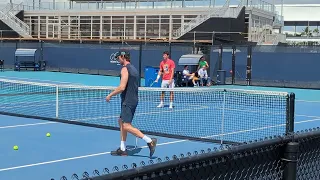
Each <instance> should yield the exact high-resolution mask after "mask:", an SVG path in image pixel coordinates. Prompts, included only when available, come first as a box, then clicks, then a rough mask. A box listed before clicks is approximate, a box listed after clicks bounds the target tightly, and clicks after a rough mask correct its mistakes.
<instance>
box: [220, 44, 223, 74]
mask: <svg viewBox="0 0 320 180" xmlns="http://www.w3.org/2000/svg"><path fill="white" fill-rule="evenodd" d="M222 53H223V47H222V44H221V45H220V48H219V70H222Z"/></svg>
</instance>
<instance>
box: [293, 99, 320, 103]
mask: <svg viewBox="0 0 320 180" xmlns="http://www.w3.org/2000/svg"><path fill="white" fill-rule="evenodd" d="M296 101H297V102H307V103H320V101H310V100H303V99H301V100H300V99H296Z"/></svg>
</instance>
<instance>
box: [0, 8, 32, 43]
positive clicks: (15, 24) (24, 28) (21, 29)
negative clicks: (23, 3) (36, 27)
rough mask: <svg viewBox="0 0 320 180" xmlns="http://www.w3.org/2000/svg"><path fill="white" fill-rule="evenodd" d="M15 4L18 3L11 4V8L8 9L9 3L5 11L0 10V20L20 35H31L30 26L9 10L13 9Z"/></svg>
mask: <svg viewBox="0 0 320 180" xmlns="http://www.w3.org/2000/svg"><path fill="white" fill-rule="evenodd" d="M10 6H11V5H10ZM17 6H19V5H16V6H11V7H12V8H10V9H9V5H8V9H9V10H7V11H5V12H3V11H0V18H1V20H3V22H4V23H6V24H7V25H8V26H9V27H11V28H12V29H13V30H14V31H16V32H17V33H18V34H20V35H21V36H23V37H32V36H31V35H30V33H31V32H30V27H29V26H28V25H27V24H26V23H25V22H23V21H21V20H20V19H19V18H17V17H16V16H15V14H13V13H12V12H11V10H14V9H15V7H17Z"/></svg>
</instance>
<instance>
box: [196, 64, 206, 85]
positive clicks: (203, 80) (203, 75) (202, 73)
mask: <svg viewBox="0 0 320 180" xmlns="http://www.w3.org/2000/svg"><path fill="white" fill-rule="evenodd" d="M198 74H199V78H200V84H201V86H203V85H204V84H205V85H206V84H207V83H208V81H209V76H208V72H207V67H206V66H203V67H202V68H200V69H199V71H198Z"/></svg>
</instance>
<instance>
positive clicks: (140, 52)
mask: <svg viewBox="0 0 320 180" xmlns="http://www.w3.org/2000/svg"><path fill="white" fill-rule="evenodd" d="M141 61H142V42H140V45H139V84H138V85H139V87H141V79H142V73H141V68H142V67H141V66H142V65H141V64H142V62H141Z"/></svg>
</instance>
